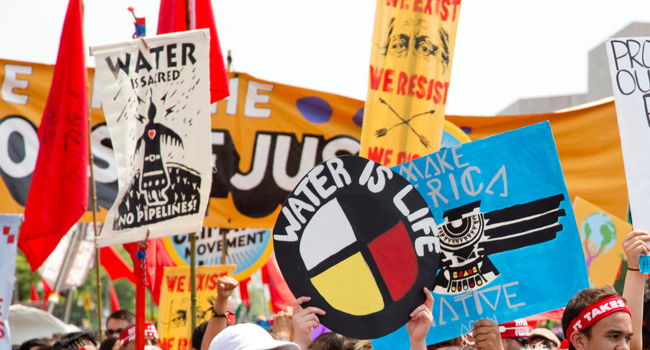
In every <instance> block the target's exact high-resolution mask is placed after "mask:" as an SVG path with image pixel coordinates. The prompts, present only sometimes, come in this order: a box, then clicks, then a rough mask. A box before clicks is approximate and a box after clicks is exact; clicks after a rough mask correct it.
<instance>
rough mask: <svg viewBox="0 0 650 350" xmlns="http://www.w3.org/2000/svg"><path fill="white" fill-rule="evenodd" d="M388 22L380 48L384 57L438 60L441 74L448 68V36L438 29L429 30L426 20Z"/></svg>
mask: <svg viewBox="0 0 650 350" xmlns="http://www.w3.org/2000/svg"><path fill="white" fill-rule="evenodd" d="M398 21H399V20H396V19H395V18H394V17H393V18H392V19H391V20H390V21H389V22H388V37H387V38H386V42H385V44H384V45H383V46H382V47H381V49H382V54H383V55H384V56H393V57H396V58H404V57H408V56H416V57H418V59H421V60H427V61H431V60H438V61H439V62H440V64H441V65H442V70H443V73H444V71H445V70H446V69H447V67H448V66H449V34H447V32H446V31H445V29H444V28H442V27H440V28H439V29H438V30H437V31H436V30H434V29H433V28H429V25H428V23H427V21H426V20H423V19H409V20H403V21H400V22H398Z"/></svg>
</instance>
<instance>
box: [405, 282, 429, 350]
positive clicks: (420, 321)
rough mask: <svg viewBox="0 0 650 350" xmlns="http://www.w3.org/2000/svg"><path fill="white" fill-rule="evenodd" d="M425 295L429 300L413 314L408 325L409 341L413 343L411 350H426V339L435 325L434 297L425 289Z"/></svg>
mask: <svg viewBox="0 0 650 350" xmlns="http://www.w3.org/2000/svg"><path fill="white" fill-rule="evenodd" d="M424 294H426V296H427V300H426V301H425V302H424V304H422V305H420V306H418V307H416V308H415V310H413V312H411V314H410V316H411V320H410V321H408V323H406V331H407V332H408V334H409V341H410V343H411V350H426V349H427V343H426V338H427V334H428V333H429V329H431V324H432V323H433V315H432V314H431V310H432V309H433V296H432V295H431V292H429V290H428V289H427V288H426V287H425V288H424Z"/></svg>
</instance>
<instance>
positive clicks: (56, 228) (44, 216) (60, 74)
mask: <svg viewBox="0 0 650 350" xmlns="http://www.w3.org/2000/svg"><path fill="white" fill-rule="evenodd" d="M82 33H83V25H82V12H81V0H70V3H69V4H68V12H67V14H66V17H65V22H64V24H63V32H62V33H61V42H60V44H59V54H58V57H57V59H56V66H55V68H54V77H53V79H52V88H51V90H50V95H49V96H48V99H47V104H46V105H45V111H44V113H43V119H42V121H41V125H40V127H39V128H38V139H39V141H40V148H39V150H38V158H37V160H36V167H35V169H34V173H33V174H32V182H31V187H30V190H29V193H28V195H27V205H26V206H25V222H24V223H23V225H22V228H21V230H20V236H19V238H18V247H19V248H20V249H21V250H22V251H23V253H24V254H25V257H26V258H27V261H29V264H30V265H31V267H32V272H33V271H36V269H37V268H39V267H40V266H41V265H42V264H43V262H44V261H45V259H47V257H48V256H49V255H50V253H52V251H54V248H56V246H57V244H58V243H59V241H60V240H61V238H62V237H63V236H64V235H65V234H66V232H68V230H69V229H70V228H71V227H72V225H74V224H75V223H76V222H77V220H79V218H80V217H81V215H82V214H83V213H85V212H86V210H87V209H88V99H87V98H86V79H87V78H86V58H85V51H84V42H83V34H82Z"/></svg>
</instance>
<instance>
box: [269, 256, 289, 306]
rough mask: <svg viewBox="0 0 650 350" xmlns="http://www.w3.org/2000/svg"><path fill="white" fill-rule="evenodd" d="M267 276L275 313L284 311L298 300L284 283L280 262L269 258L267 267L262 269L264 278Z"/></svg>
mask: <svg viewBox="0 0 650 350" xmlns="http://www.w3.org/2000/svg"><path fill="white" fill-rule="evenodd" d="M264 275H266V281H267V282H266V283H268V285H269V291H270V292H271V306H272V308H273V310H272V311H273V313H278V312H280V311H282V309H284V308H285V307H286V306H291V305H293V302H294V301H296V298H295V297H294V296H293V293H291V290H290V289H289V286H287V282H285V281H284V277H282V273H281V272H280V267H279V266H278V262H277V261H275V259H274V258H269V260H268V261H267V262H266V265H264V267H262V276H263V277H262V278H264Z"/></svg>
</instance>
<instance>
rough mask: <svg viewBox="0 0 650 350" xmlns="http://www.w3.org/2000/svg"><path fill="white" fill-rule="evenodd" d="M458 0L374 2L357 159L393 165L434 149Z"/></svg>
mask: <svg viewBox="0 0 650 350" xmlns="http://www.w3.org/2000/svg"><path fill="white" fill-rule="evenodd" d="M460 2H461V1H460V0H445V1H440V0H438V1H435V2H434V1H426V2H425V1H418V0H416V1H413V2H410V3H409V2H407V1H404V0H402V1H397V0H377V10H376V13H375V29H374V32H373V35H372V50H371V54H370V75H369V79H368V80H369V82H368V87H369V89H368V97H367V99H366V108H365V123H364V126H363V132H362V133H361V152H360V155H361V156H362V157H366V158H368V159H371V160H374V161H376V162H378V163H381V164H384V165H387V166H394V165H397V164H401V163H404V162H407V161H410V160H412V159H415V158H418V157H419V156H424V155H427V154H429V153H433V152H435V151H437V150H438V149H439V148H438V147H439V146H440V138H441V136H442V128H443V121H444V117H445V105H446V104H447V91H448V90H449V78H450V76H451V64H452V61H453V58H454V46H455V43H456V29H457V26H458V17H459V16H460Z"/></svg>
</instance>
